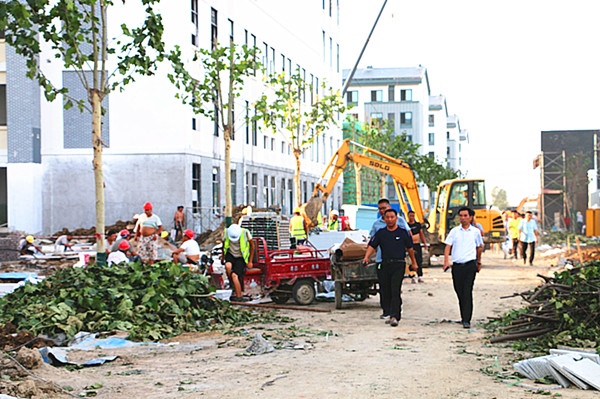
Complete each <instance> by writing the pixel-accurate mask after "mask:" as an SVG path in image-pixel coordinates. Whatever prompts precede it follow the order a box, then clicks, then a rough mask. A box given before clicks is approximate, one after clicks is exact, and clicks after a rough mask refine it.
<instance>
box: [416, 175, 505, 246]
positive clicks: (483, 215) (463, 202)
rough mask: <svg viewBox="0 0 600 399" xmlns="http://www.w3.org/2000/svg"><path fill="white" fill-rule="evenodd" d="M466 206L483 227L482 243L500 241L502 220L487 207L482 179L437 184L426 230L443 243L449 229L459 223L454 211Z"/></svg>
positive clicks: (456, 211) (494, 211) (501, 237)
mask: <svg viewBox="0 0 600 399" xmlns="http://www.w3.org/2000/svg"><path fill="white" fill-rule="evenodd" d="M463 206H467V207H469V208H471V209H473V210H474V211H475V220H476V222H477V223H480V224H481V225H482V227H483V230H484V232H485V233H484V242H486V243H487V242H490V243H491V242H503V241H504V223H503V222H502V215H501V214H500V212H499V211H497V210H491V209H488V208H487V205H486V197H485V180H480V179H455V180H446V181H443V182H441V183H440V185H439V187H438V192H437V201H436V204H435V208H434V209H433V211H432V212H431V214H430V216H429V224H430V227H429V230H428V231H429V233H430V234H431V235H433V236H434V237H435V238H436V241H439V242H441V243H443V242H444V241H445V239H446V236H447V235H448V233H449V232H450V230H451V229H452V228H454V227H456V226H458V225H459V224H460V222H459V219H458V211H459V209H460V208H462V207H463Z"/></svg>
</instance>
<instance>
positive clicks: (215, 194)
mask: <svg viewBox="0 0 600 399" xmlns="http://www.w3.org/2000/svg"><path fill="white" fill-rule="evenodd" d="M219 183H220V181H219V168H213V170H212V199H213V208H215V209H214V210H215V211H216V212H218V211H219V206H220V203H221V201H220V198H219Z"/></svg>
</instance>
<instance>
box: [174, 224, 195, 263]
mask: <svg viewBox="0 0 600 399" xmlns="http://www.w3.org/2000/svg"><path fill="white" fill-rule="evenodd" d="M198 259H200V247H199V246H198V243H197V242H196V240H194V232H193V231H192V230H190V229H187V230H185V231H184V232H183V237H182V238H181V246H180V247H179V248H178V249H176V250H175V251H173V262H174V263H182V264H185V263H191V264H193V265H195V264H196V263H198Z"/></svg>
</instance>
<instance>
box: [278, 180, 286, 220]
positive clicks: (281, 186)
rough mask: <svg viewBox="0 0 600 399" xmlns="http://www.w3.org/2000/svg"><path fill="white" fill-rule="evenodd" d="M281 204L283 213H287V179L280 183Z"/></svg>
mask: <svg viewBox="0 0 600 399" xmlns="http://www.w3.org/2000/svg"><path fill="white" fill-rule="evenodd" d="M279 205H281V213H282V214H284V215H285V214H286V213H287V212H286V209H287V207H286V206H285V179H281V183H280V185H279Z"/></svg>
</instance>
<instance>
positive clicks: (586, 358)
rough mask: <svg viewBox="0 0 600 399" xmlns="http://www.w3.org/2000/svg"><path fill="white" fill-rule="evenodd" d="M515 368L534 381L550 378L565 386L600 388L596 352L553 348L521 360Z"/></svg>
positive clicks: (599, 372) (599, 363) (598, 363)
mask: <svg viewBox="0 0 600 399" xmlns="http://www.w3.org/2000/svg"><path fill="white" fill-rule="evenodd" d="M514 368H515V369H516V370H517V371H518V372H519V373H520V374H522V375H524V376H525V377H527V378H529V379H531V380H534V381H535V380H542V379H544V378H550V379H553V380H555V381H556V382H558V383H559V384H560V385H561V386H562V387H563V388H568V387H569V386H570V385H571V384H573V385H575V386H577V387H578V388H580V389H590V388H595V389H597V390H600V356H598V355H597V354H595V353H589V352H585V351H574V350H555V349H551V350H550V354H549V355H546V356H540V357H535V358H531V359H526V360H521V361H520V362H518V363H515V365H514Z"/></svg>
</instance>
